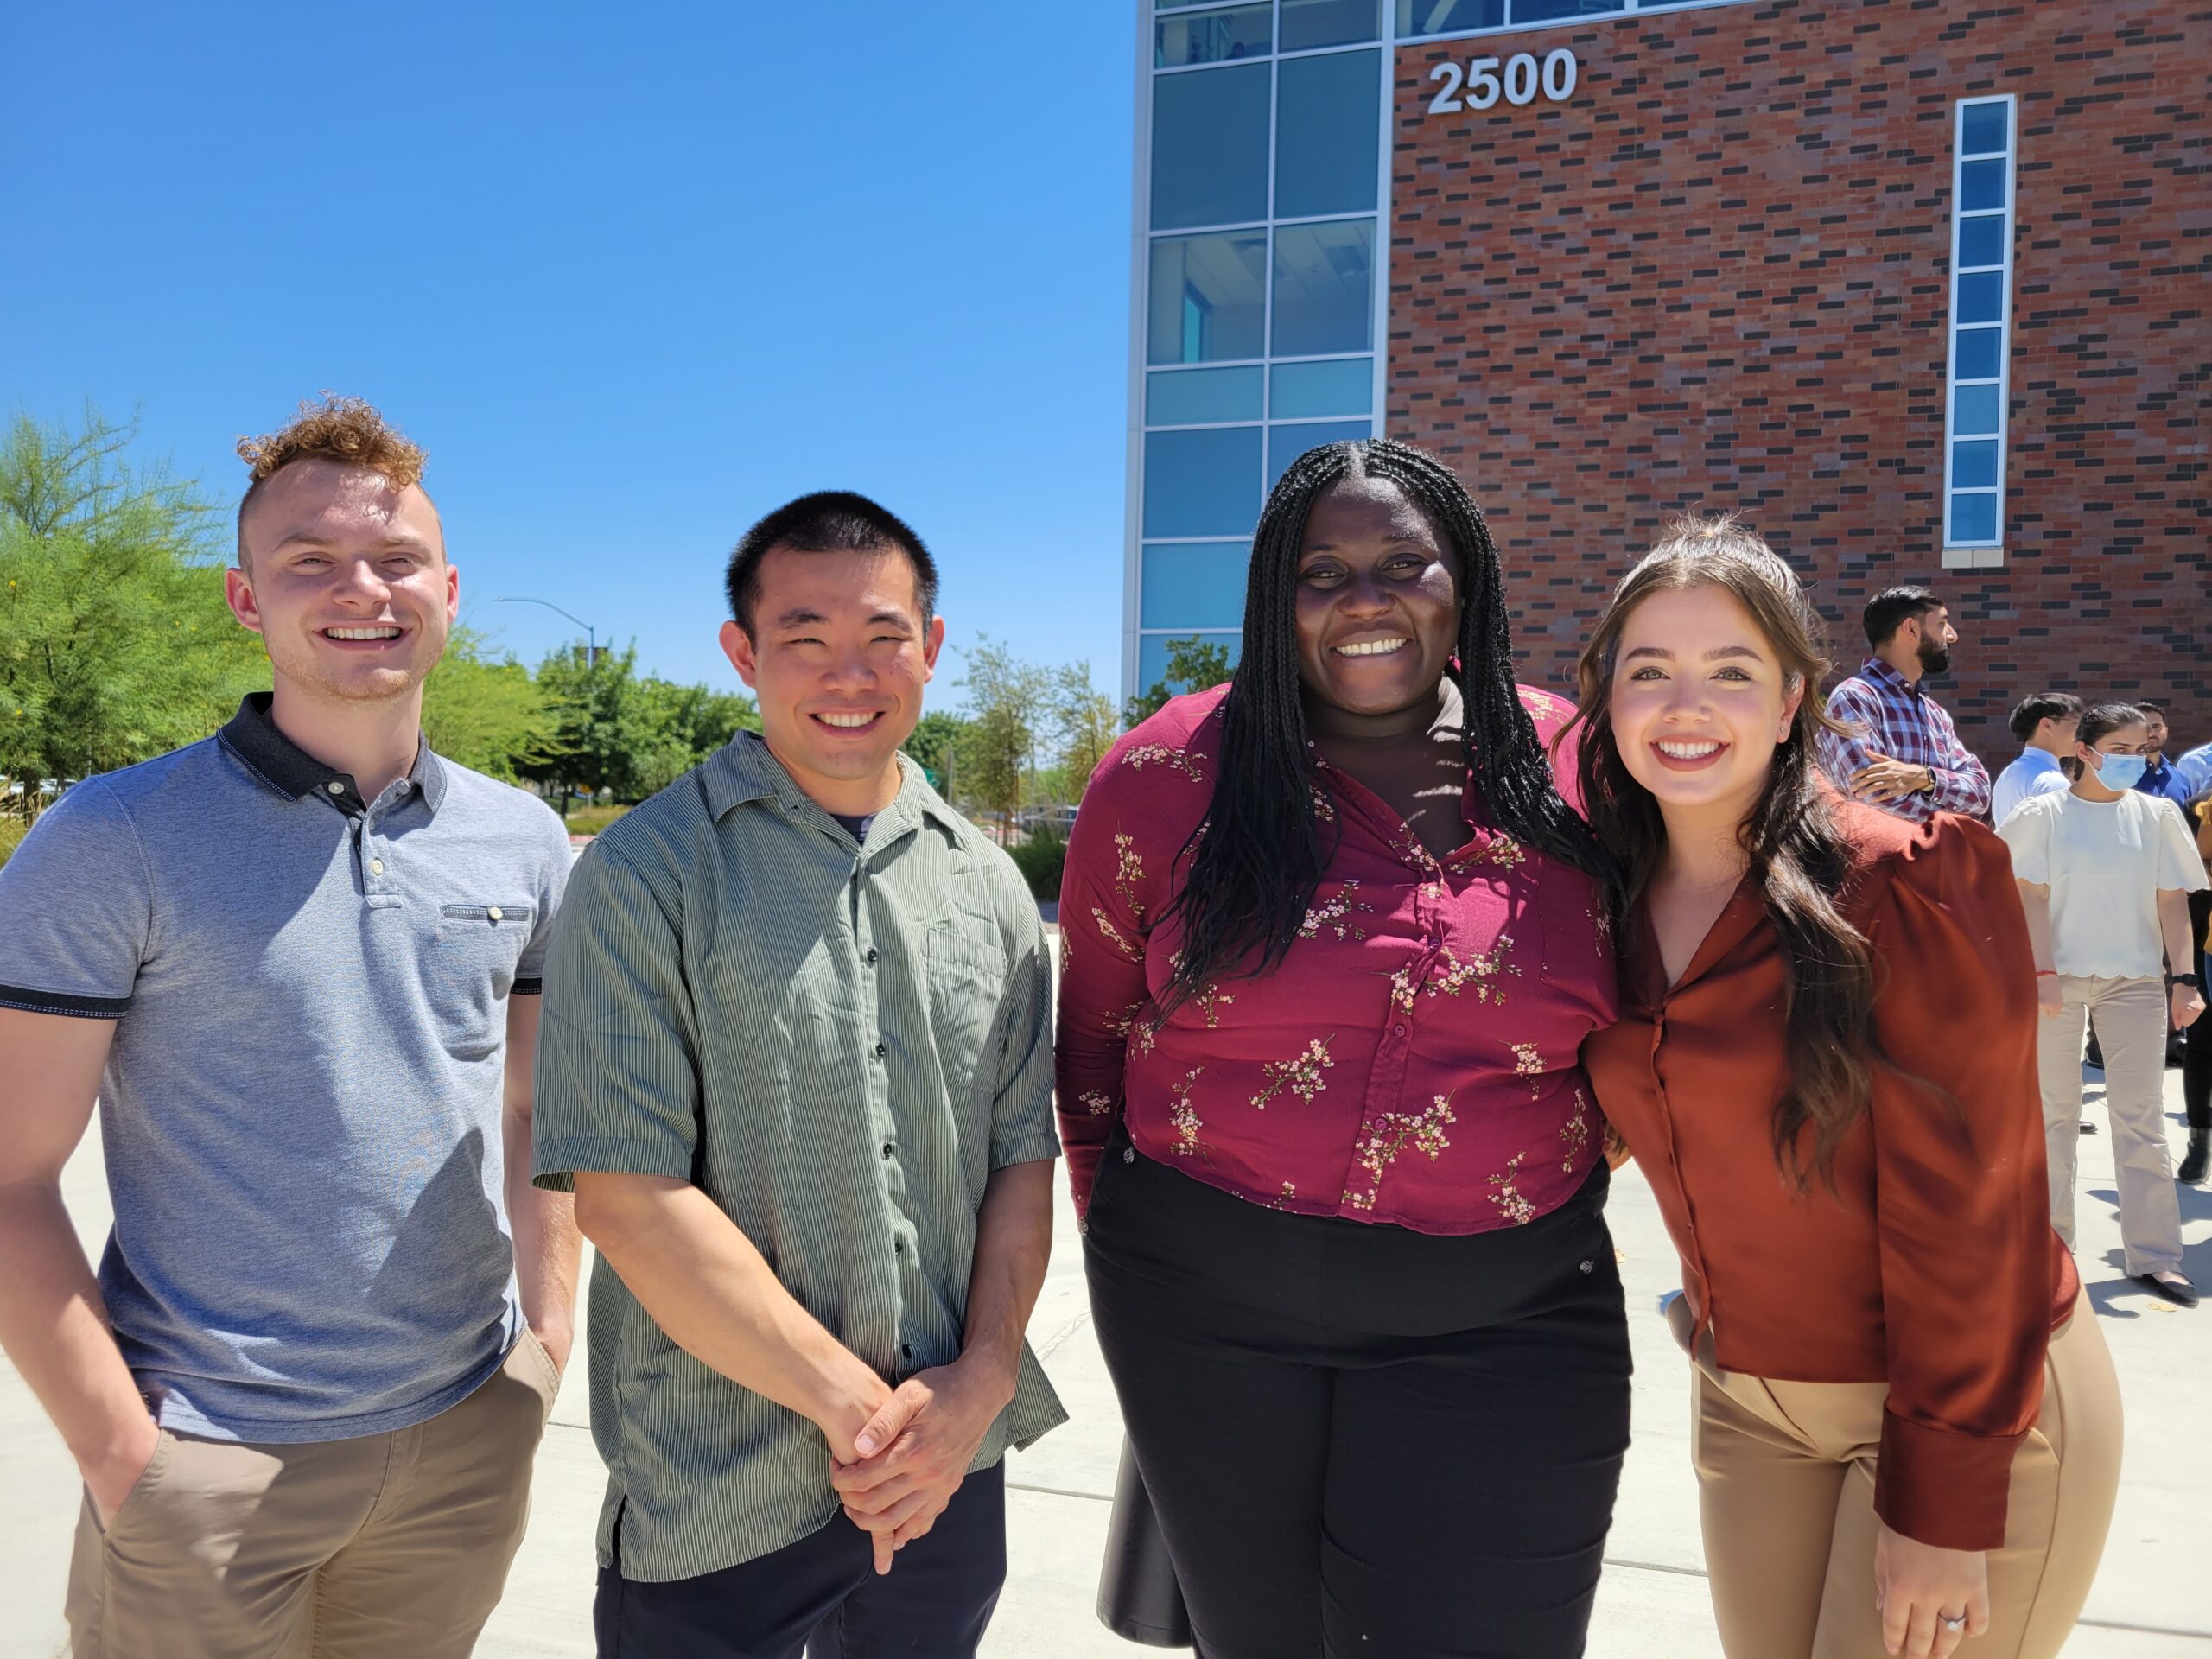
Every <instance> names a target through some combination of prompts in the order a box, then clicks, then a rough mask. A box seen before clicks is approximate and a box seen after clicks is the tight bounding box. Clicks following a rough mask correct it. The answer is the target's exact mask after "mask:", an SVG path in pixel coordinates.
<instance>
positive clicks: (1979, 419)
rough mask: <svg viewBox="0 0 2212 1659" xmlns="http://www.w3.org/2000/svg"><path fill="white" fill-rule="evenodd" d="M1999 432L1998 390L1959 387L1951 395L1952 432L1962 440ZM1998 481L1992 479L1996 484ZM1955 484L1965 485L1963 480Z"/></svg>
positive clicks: (1958, 480) (1993, 388)
mask: <svg viewBox="0 0 2212 1659" xmlns="http://www.w3.org/2000/svg"><path fill="white" fill-rule="evenodd" d="M1996 430H1997V388H1996V387H1994V386H1959V387H1956V388H1955V389H1954V390H1953V391H1952V393H1951V431H1952V433H1953V434H1954V435H1956V436H1958V437H1961V438H1978V437H1980V436H1982V435H1985V434H1991V433H1994V432H1995V431H1996ZM1996 481H1997V480H1995V479H1991V480H1989V482H1991V483H1992V484H1994V483H1995V482H1996ZM1953 482H1955V483H1959V484H1963V483H1965V482H1967V480H1965V479H1963V478H1961V479H1955V480H1953Z"/></svg>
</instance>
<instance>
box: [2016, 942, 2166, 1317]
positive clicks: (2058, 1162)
mask: <svg viewBox="0 0 2212 1659" xmlns="http://www.w3.org/2000/svg"><path fill="white" fill-rule="evenodd" d="M2058 983H2059V986H2060V988H2062V989H2063V991H2064V993H2065V996H2066V1005H2065V1009H2064V1011H2063V1013H2061V1014H2059V1015H2058V1016H2057V1017H2056V1019H2050V1020H2043V1021H2041V1022H2040V1023H2039V1024H2038V1027H2037V1033H2036V1071H2037V1074H2038V1077H2039V1080H2040V1081H2041V1083H2042V1085H2043V1130H2044V1145H2045V1147H2047V1149H2048V1151H2049V1154H2050V1224H2051V1225H2052V1226H2053V1227H2056V1229H2057V1230H2058V1236H2060V1237H2061V1238H2063V1239H2064V1240H2065V1241H2066V1248H2067V1249H2069V1250H2070V1249H2073V1248H2074V1188H2075V1164H2076V1161H2077V1158H2078V1155H2079V1153H2080V1151H2081V1146H2082V1130H2081V1122H2082V1018H2083V1016H2084V1015H2085V1014H2094V1015H2095V1016H2096V1020H2097V1042H2098V1045H2099V1046H2101V1048H2102V1049H2103V1050H2104V1056H2105V1114H2106V1116H2107V1117H2108V1118H2109V1119H2110V1120H2111V1122H2112V1160H2113V1166H2114V1167H2115V1168H2116V1169H2117V1170H2118V1172H2119V1175H2120V1244H2121V1246H2122V1249H2124V1251H2125V1253H2126V1261H2127V1271H2128V1272H2129V1273H2130V1274H2141V1273H2158V1272H2161V1271H2163V1270H2164V1269H2166V1268H2179V1267H2180V1266H2181V1204H2180V1201H2179V1200H2178V1199H2177V1198H2176V1197H2175V1195H2174V1169H2173V1165H2172V1164H2171V1162H2170V1161H2169V1160H2168V1154H2167V1150H2166V1105H2165V1087H2166V987H2165V982H2164V980H2161V979H2082V978H2079V977H2076V976H2074V975H2072V974H2061V975H2060V976H2059V977H2058Z"/></svg>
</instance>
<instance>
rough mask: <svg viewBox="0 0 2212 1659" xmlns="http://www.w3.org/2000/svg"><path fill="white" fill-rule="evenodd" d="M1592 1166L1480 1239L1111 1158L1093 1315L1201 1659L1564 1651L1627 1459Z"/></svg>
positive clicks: (1097, 1202) (1551, 1655) (1097, 1208)
mask: <svg viewBox="0 0 2212 1659" xmlns="http://www.w3.org/2000/svg"><path fill="white" fill-rule="evenodd" d="M1606 1179H1607V1178H1606V1176H1605V1171H1604V1169H1603V1168H1602V1166H1601V1167H1600V1168H1599V1171H1598V1172H1597V1173H1596V1174H1594V1175H1593V1176H1592V1179H1591V1182H1590V1185H1588V1186H1586V1187H1585V1188H1584V1189H1583V1191H1582V1192H1581V1193H1580V1194H1579V1195H1578V1196H1577V1197H1576V1198H1573V1199H1572V1200H1570V1201H1569V1203H1568V1204H1567V1205H1565V1206H1564V1207H1562V1208H1561V1209H1560V1210H1558V1211H1554V1212H1553V1213H1552V1214H1550V1215H1548V1216H1546V1217H1541V1219H1539V1220H1537V1221H1534V1222H1531V1223H1529V1224H1528V1225H1527V1226H1524V1227H1515V1228H1509V1229H1506V1230H1503V1231H1499V1232H1491V1233H1481V1234H1477V1235H1474V1236H1470V1237H1437V1236H1427V1235H1423V1234H1420V1233H1415V1232H1412V1231H1410V1230H1407V1229H1405V1228H1401V1227H1389V1226H1366V1225H1362V1224H1358V1223H1356V1222H1349V1221H1343V1220H1338V1219H1336V1218H1333V1217H1313V1216H1296V1215H1290V1214H1287V1213H1282V1212H1279V1211H1270V1210H1268V1209H1265V1208H1263V1207H1262V1206H1261V1205H1254V1204H1249V1203H1247V1202H1245V1201H1244V1200H1243V1199H1240V1198H1233V1197H1231V1196H1230V1195H1229V1194H1227V1193H1224V1192H1217V1191H1216V1190H1214V1189H1213V1188H1211V1187H1208V1186H1206V1185H1204V1184H1203V1183H1201V1182H1198V1181H1195V1180H1192V1179H1190V1178H1189V1177H1187V1176H1185V1175H1183V1174H1182V1173H1179V1172H1178V1171H1177V1170H1175V1169H1174V1168H1173V1167H1170V1166H1165V1165H1161V1164H1157V1163H1154V1162H1153V1161H1151V1160H1148V1159H1146V1158H1144V1157H1141V1156H1139V1155H1135V1154H1131V1153H1130V1152H1129V1149H1128V1147H1127V1146H1126V1145H1125V1144H1124V1143H1123V1142H1122V1141H1119V1140H1118V1139H1117V1140H1116V1141H1115V1142H1114V1143H1113V1144H1112V1145H1111V1146H1109V1147H1108V1149H1107V1153H1106V1156H1105V1159H1104V1160H1103V1163H1102V1165H1101V1167H1100V1172H1099V1176H1098V1184H1097V1186H1096V1190H1095V1192H1094V1193H1093V1196H1092V1198H1091V1204H1090V1217H1089V1223H1088V1225H1089V1232H1088V1234H1087V1236H1086V1238H1085V1245H1084V1260H1085V1263H1086V1266H1087V1268H1088V1269H1089V1273H1090V1305H1091V1313H1092V1317H1093V1319H1095V1320H1096V1325H1097V1329H1098V1338H1099V1343H1100V1345H1101V1347H1102V1348H1103V1351H1104V1352H1105V1357H1106V1364H1107V1369H1108V1370H1109V1371H1110V1372H1111V1373H1112V1374H1113V1378H1114V1386H1115V1389H1116V1392H1117V1393H1118V1394H1119V1395H1120V1396H1121V1402H1122V1418H1123V1420H1124V1421H1125V1422H1126V1424H1127V1426H1128V1433H1129V1436H1130V1439H1131V1441H1132V1443H1133V1444H1134V1445H1135V1449H1136V1454H1137V1462H1138V1465H1139V1466H1140V1467H1141V1469H1142V1471H1143V1472H1144V1477H1145V1484H1146V1486H1147V1489H1148V1490H1149V1491H1150V1493H1151V1496H1152V1499H1153V1503H1154V1506H1155V1508H1156V1509H1157V1510H1158V1512H1159V1516H1160V1530H1161V1533H1162V1534H1163V1535H1164V1536H1165V1537H1166V1541H1167V1548H1168V1553H1169V1554H1170V1555H1171V1556H1172V1557H1173V1560H1174V1562H1175V1570H1176V1575H1177V1577H1178V1578H1179V1579H1180V1580H1181V1581H1182V1585H1183V1592H1184V1596H1185V1600H1186V1601H1187V1602H1188V1604H1189V1606H1190V1612H1191V1624H1192V1630H1193V1631H1194V1633H1195V1635H1196V1638H1197V1647H1198V1653H1199V1654H1200V1655H1201V1656H1203V1659H1305V1656H1315V1655H1324V1654H1325V1655H1328V1656H1331V1659H1351V1656H1354V1655H1357V1656H1362V1659H1427V1656H1432V1655H1433V1656H1444V1655H1451V1656H1468V1659H1472V1656H1481V1659H1491V1656H1497V1659H1505V1656H1512V1659H1571V1656H1573V1655H1578V1654H1580V1653H1581V1652H1582V1651H1583V1644H1584V1640H1585V1637H1586V1633H1587V1631H1588V1629H1589V1623H1590V1607H1591V1603H1592V1599H1593V1598H1594V1596H1595V1594H1596V1592H1597V1586H1598V1572H1599V1561H1600V1555H1601V1553H1602V1551H1603V1549H1604V1547H1605V1532H1606V1529H1607V1528H1608V1527H1609V1526H1611V1522H1612V1513H1613V1495H1614V1491H1615V1490H1616V1488H1617V1487H1618V1484H1619V1479H1620V1469H1621V1459H1622V1457H1623V1455H1624V1453H1625V1452H1626V1451H1627V1449H1628V1418H1629V1386H1628V1384H1629V1346H1628V1325H1627V1321H1626V1319H1625V1317H1624V1313H1623V1309H1622V1304H1621V1283H1620V1275H1619V1273H1618V1270H1617V1268H1615V1265H1614V1261H1613V1246H1612V1241H1611V1236H1610V1235H1608V1233H1607V1232H1606V1230H1605V1218H1604V1214H1603V1209H1604V1201H1605V1196H1604V1195H1605V1184H1606Z"/></svg>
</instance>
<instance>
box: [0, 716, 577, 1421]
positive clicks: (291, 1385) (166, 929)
mask: <svg viewBox="0 0 2212 1659" xmlns="http://www.w3.org/2000/svg"><path fill="white" fill-rule="evenodd" d="M268 709H269V699H268V696H267V694H265V693H264V694H261V695H259V696H255V697H249V698H248V699H247V700H246V702H245V705H244V706H243V707H241V708H240V709H239V710H238V716H237V718H236V719H234V720H232V721H231V723H230V724H229V725H228V726H226V728H224V729H223V731H222V732H221V733H220V734H218V735H217V736H214V737H212V738H209V739H207V741H204V742H200V743H194V744H193V745H192V746H191V747H188V748H183V749H179V750H176V751H175V752H174V753H169V754H165V755H162V756H161V757H160V758H159V759H157V760H149V761H147V762H145V763H144V764H143V765H142V766H132V767H130V768H128V769H126V770H124V771H122V772H111V773H108V774H106V775H105V776H103V777H99V778H92V779H86V781H85V782H84V783H81V784H79V785H77V786H76V787H75V788H73V789H72V790H70V791H68V793H67V794H66V795H64V796H63V797H62V798H61V799H60V801H58V802H57V803H56V804H54V807H53V808H52V809H51V810H48V812H47V813H46V814H45V816H44V817H41V819H40V820H39V822H38V823H37V824H36V825H35V827H34V828H33V829H32V830H31V832H30V834H29V836H26V837H25V838H24V840H23V842H22V846H21V847H20V848H19V849H17V850H16V853H15V855H14V856H13V857H11V858H10V860H9V861H8V862H7V864H6V865H5V866H4V867H0V1006H4V1007H11V1008H25V1009H29V1010H31V1011H33V1012H35V1013H41V1014H64V1015H70V1016H74V1017H77V1018H81V1019H88V1020H113V1021H114V1022H115V1038H114V1043H113V1046H112V1047H111V1049H110V1051H109V1055H108V1062H107V1071H106V1075H105V1078H104V1079H103V1081H102V1084H101V1089H100V1112H99V1117H100V1140H101V1145H102V1147H103V1149H104V1150H105V1154H106V1160H107V1180H108V1190H109V1193H110V1195H111V1198H112V1199H113V1202H114V1211H115V1224H114V1230H113V1231H112V1232H111V1234H110V1236H109V1238H108V1243H107V1248H106V1249H105V1253H104V1254H103V1255H102V1256H101V1259H100V1267H99V1281H100V1290H101V1294H103V1295H104V1296H105V1298H106V1300H107V1306H108V1312H109V1314H110V1316H111V1319H113V1321H114V1325H115V1336H116V1343H117V1345H118V1347H119V1348H120V1349H121V1350H122V1352H123V1357H124V1360H125V1361H126V1362H127V1363H129V1364H130V1369H131V1371H132V1374H133V1375H134V1376H136V1377H137V1381H138V1385H139V1388H140V1389H141V1390H142V1391H143V1393H144V1395H146V1398H147V1400H148V1402H149V1405H150V1406H151V1407H152V1408H153V1410H154V1413H155V1414H156V1417H157V1418H158V1419H159V1421H161V1422H162V1425H163V1426H164V1427H169V1428H173V1429H181V1430H183V1431H184V1432H186V1433H193V1434H199V1435H205V1436H207V1437H209V1438H212V1439H218V1440H259V1441H302V1440H345V1439H349V1438H352V1437H354V1436H357V1435H364V1434H375V1433H384V1432H385V1431H388V1430H391V1429H395V1428H403V1427H407V1426H409V1425H410V1424H413V1423H417V1422H421V1421H424V1420H425V1419H428V1418H429V1417H433V1416H435V1415H436V1414H438V1413H439V1412H441V1411H443V1410H444V1409H445V1408H447V1407H448V1406H450V1405H452V1404H454V1402H457V1401H459V1400H461V1399H462V1398H464V1397H465V1396H466V1395H468V1394H469V1393H470V1392H471V1391H472V1390H473V1389H475V1387H476V1386H477V1385H478V1384H479V1383H481V1382H482V1381H483V1380H484V1379H485V1378H486V1376H490V1375H491V1374H492V1372H493V1371H494V1370H497V1369H498V1368H499V1363H500V1362H501V1360H502V1358H503V1357H504V1356H505V1353H506V1351H507V1349H508V1348H509V1347H510V1346H511V1345H512V1343H513V1342H514V1340H515V1338H516V1337H517V1336H518V1334H519V1332H520V1329H521V1313H520V1310H519V1306H518V1300H517V1297H516V1292H515V1283H514V1253H513V1249H512V1243H511V1241H510V1238H509V1236H508V1232H507V1225H506V1208H505V1198H504V1193H505V1156H504V1147H505V1140H504V1136H503V1135H502V1133H501V1109H502V1100H501V1096H502V1076H503V1073H504V1071H505V1058H506V1053H505V1050H506V1017H507V999H508V998H509V997H510V996H512V995H530V994H534V993H535V992H536V991H537V989H538V975H539V972H540V963H541V962H542V961H543V956H544V950H545V943H546V938H547V933H548V929H549V926H550V923H551V921H552V918H553V913H554V911H555V909H556V906H558V905H559V902H560V897H561V890H562V887H563V883H564V882H565V881H566V880H567V877H568V870H569V842H568V836H567V835H566V833H565V832H564V831H563V829H562V825H561V821H560V819H559V818H558V817H556V815H555V814H554V812H553V811H552V810H551V809H550V808H549V807H547V806H546V805H545V804H544V803H543V802H542V801H539V800H537V798H535V797H533V796H531V795H529V794H526V793H524V791H521V790H518V789H515V788H512V787H510V786H509V785H505V784H501V783H497V782H494V781H493V779H489V778H486V777H483V776H481V775H480V774H478V773H476V772H470V771H468V770H467V768H466V767H462V766H454V765H453V764H452V763H451V762H449V761H447V760H441V759H440V758H439V757H438V756H437V755H435V754H434V753H431V752H430V750H429V747H428V746H427V745H426V746H425V747H423V750H422V751H421V753H420V754H419V755H418V757H417V759H416V764H415V766H414V768H413V769H412V771H410V773H409V774H408V775H407V776H406V777H405V778H404V779H399V780H397V782H395V783H393V784H392V785H391V787H390V788H388V789H386V790H385V791H384V792H383V793H382V794H381V795H379V796H378V798H376V799H375V800H373V801H369V800H364V799H363V798H361V795H360V793H359V790H358V789H356V787H355V786H354V783H353V779H351V778H349V777H347V776H346V775H345V774H344V773H342V772H334V771H333V770H332V769H331V768H330V767H328V766H324V765H323V764H322V763H321V762H320V761H318V760H315V759H313V758H312V757H311V756H309V755H308V754H307V753H305V752H304V751H302V750H301V749H300V748H299V747H296V745H294V744H293V743H292V742H291V741H289V740H288V739H287V738H286V737H285V736H284V735H283V733H281V732H279V731H278V730H277V728H276V726H275V724H274V723H273V722H272V721H270V717H269V712H268Z"/></svg>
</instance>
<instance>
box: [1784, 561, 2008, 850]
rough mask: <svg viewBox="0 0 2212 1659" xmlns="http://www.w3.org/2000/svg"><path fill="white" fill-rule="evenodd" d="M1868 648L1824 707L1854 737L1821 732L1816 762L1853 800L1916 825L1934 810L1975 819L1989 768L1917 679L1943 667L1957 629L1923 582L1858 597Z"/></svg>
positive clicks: (1983, 803) (1985, 799) (1985, 804)
mask: <svg viewBox="0 0 2212 1659" xmlns="http://www.w3.org/2000/svg"><path fill="white" fill-rule="evenodd" d="M1958 639H1959V631H1958V630H1957V629H1956V628H1955V627H1953V626H1951V613H1950V612H1949V611H1948V609H1946V608H1945V607H1944V604H1943V601H1942V600H1940V599H1938V598H1936V595H1935V594H1934V592H1932V591H1931V590H1930V589H1929V588H1917V587H1908V588H1885V589H1883V590H1882V591H1881V592H1880V593H1878V594H1875V595H1874V597H1873V598H1872V599H1871V600H1869V601H1866V642H1867V644H1869V645H1872V647H1873V648H1874V654H1873V655H1872V656H1871V657H1869V658H1867V659H1866V662H1865V663H1864V664H1861V665H1860V667H1859V671H1858V672H1857V673H1856V674H1854V675H1853V676H1852V677H1850V678H1849V679H1847V680H1844V681H1842V682H1841V683H1839V684H1838V685H1837V687H1836V688H1835V690H1833V691H1831V692H1829V693H1828V714H1829V715H1830V717H1831V718H1833V719H1835V720H1838V721H1842V722H1843V723H1844V724H1845V725H1846V726H1847V727H1849V728H1851V729H1852V731H1853V734H1854V735H1852V736H1849V737H1846V736H1841V735H1839V734H1836V733H1834V732H1831V731H1827V730H1823V731H1822V732H1821V734H1820V756H1821V769H1822V770H1823V771H1825V772H1827V774H1828V776H1829V777H1830V778H1833V779H1834V780H1835V785H1836V787H1837V788H1838V789H1840V790H1842V791H1844V792H1845V793H1846V794H1847V795H1850V796H1851V797H1852V798H1853V799H1855V800H1861V801H1865V802H1866V803H1867V804H1869V805H1871V806H1878V807H1879V808H1881V809H1882V810H1883V811H1885V812H1889V813H1893V814H1895V815H1896V816H1897V817H1900V818H1909V819H1910V820H1911V821H1912V822H1913V823H1927V822H1928V820H1929V819H1930V818H1932V817H1935V816H1936V814H1937V813H1938V812H1957V813H1961V814H1963V815H1964V816H1966V817H1975V818H1978V817H1985V816H1986V815H1987V813H1988V811H1989V769H1988V768H1987V767H1986V766H1983V765H1982V764H1981V762H1980V760H1978V759H1976V758H1975V757H1974V755H1973V754H1971V753H1968V752H1967V747H1966V746H1965V745H1964V744H1963V743H1961V742H1960V741H1959V733H1958V728H1956V727H1955V726H1954V725H1952V724H1951V717H1950V715H1948V714H1946V713H1945V712H1944V710H1943V707H1942V704H1940V703H1938V702H1936V699H1935V698H1933V697H1931V696H1929V695H1928V693H1927V691H1926V690H1924V689H1923V686H1922V683H1921V682H1922V681H1923V679H1924V678H1925V677H1927V676H1929V675H1930V674H1940V673H1942V671H1944V670H1945V669H1947V668H1948V667H1949V666H1950V665H1951V647H1952V646H1953V645H1956V644H1957V643H1958Z"/></svg>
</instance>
